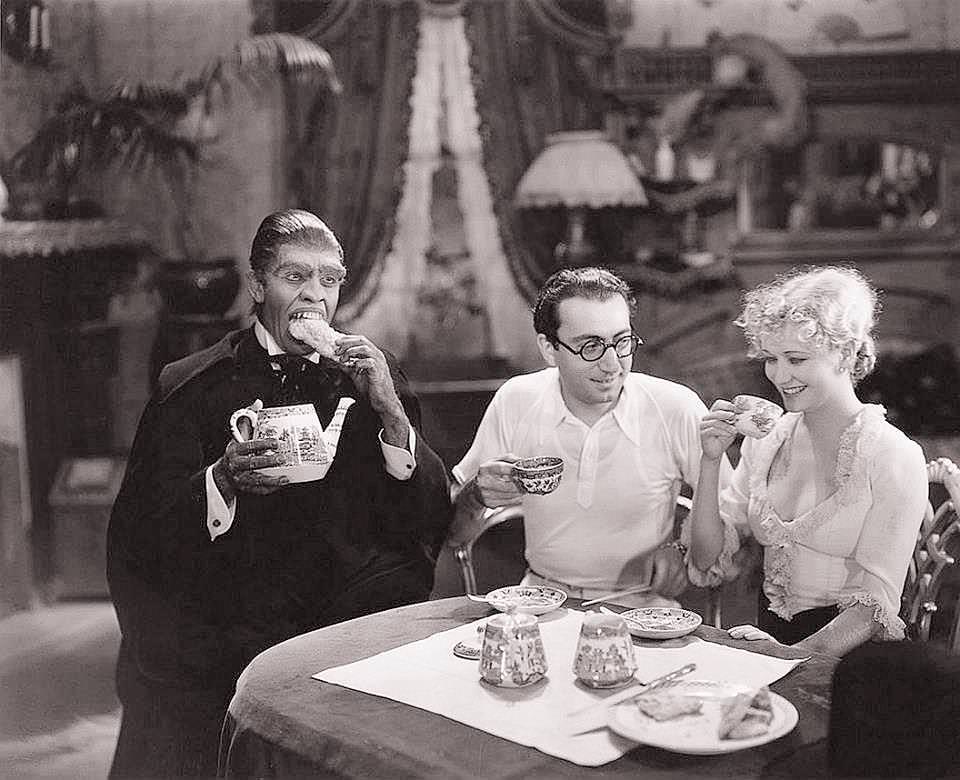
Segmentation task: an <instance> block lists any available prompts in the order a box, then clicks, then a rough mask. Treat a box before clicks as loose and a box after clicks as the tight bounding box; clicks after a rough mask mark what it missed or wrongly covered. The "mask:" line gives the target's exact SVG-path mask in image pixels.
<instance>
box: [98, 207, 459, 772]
mask: <svg viewBox="0 0 960 780" xmlns="http://www.w3.org/2000/svg"><path fill="white" fill-rule="evenodd" d="M346 270H347V269H346V267H345V266H344V262H343V250H342V249H341V247H340V243H339V241H337V239H336V237H335V236H334V234H333V233H332V232H331V231H330V229H329V228H328V227H327V226H326V225H325V224H324V223H323V222H322V221H321V220H320V219H318V218H317V217H316V216H314V215H313V214H310V213H309V212H305V211H298V210H285V211H280V212H276V213H274V214H271V215H270V216H268V217H267V218H266V219H264V221H263V222H262V223H261V225H260V228H259V230H258V231H257V234H256V237H255V238H254V240H253V247H252V250H251V254H250V274H249V279H248V289H249V293H250V296H251V298H252V300H253V308H254V313H255V315H256V320H255V322H254V323H253V325H252V327H250V328H247V329H246V330H243V331H238V332H235V333H231V334H229V335H227V336H226V337H225V338H224V339H223V340H222V341H220V342H219V343H217V344H215V345H214V346H212V347H210V348H209V349H206V350H203V351H201V352H199V353H196V354H194V355H191V356H188V357H186V358H184V359H183V360H180V361H178V362H176V363H172V364H170V365H168V366H166V367H165V368H164V370H163V372H162V373H161V375H160V378H159V381H158V388H157V391H156V393H155V394H154V396H153V398H151V400H150V403H149V404H148V405H147V408H146V410H145V411H144V414H143V417H142V419H141V422H140V427H139V430H138V432H137V436H136V440H135V442H134V445H133V450H132V452H131V455H130V460H129V465H128V468H127V473H126V476H125V478H124V482H123V486H122V487H121V490H120V494H119V496H118V498H117V501H116V504H115V506H114V509H113V514H112V517H111V521H110V528H109V533H108V565H107V568H108V577H109V582H110V590H111V595H112V597H113V600H114V604H115V606H116V610H117V615H118V617H119V621H120V627H121V632H122V642H121V647H120V655H119V660H118V667H117V688H118V692H119V695H120V700H121V703H122V704H123V721H122V725H121V730H120V738H119V740H118V745H117V751H116V755H115V757H114V763H113V768H112V771H111V774H112V776H114V777H128V776H147V777H180V776H183V775H202V776H205V777H213V776H214V775H215V774H216V771H217V748H218V741H219V735H220V726H221V723H222V721H223V717H224V714H225V712H226V708H227V704H228V703H229V701H230V697H231V695H232V693H233V689H234V684H235V682H236V679H237V676H238V675H239V674H240V672H241V671H242V670H243V667H244V666H245V665H246V663H247V662H248V661H250V659H252V658H253V657H254V656H255V655H256V654H257V653H259V652H260V651H262V650H264V649H266V648H267V647H269V646H271V645H273V644H276V643H277V642H280V641H282V640H284V639H287V638H289V637H291V636H294V635H296V634H300V633H303V632H304V631H308V630H311V629H314V628H318V627H320V626H324V625H328V624H331V623H335V622H339V621H342V620H347V619H349V618H353V617H357V616H359V615H362V614H366V613H369V612H374V611H378V610H381V609H386V608H389V607H394V606H398V605H401V604H406V603H411V602H416V601H422V600H424V599H425V598H426V597H427V596H428V595H429V592H430V586H431V584H432V579H433V564H432V560H433V557H434V556H435V552H436V550H437V548H438V547H439V543H440V541H441V540H442V538H443V535H444V534H445V533H446V531H447V526H448V524H449V521H450V516H451V506H450V498H449V483H448V480H447V476H446V473H445V469H444V466H443V463H442V462H441V460H440V459H439V458H438V457H437V455H436V454H435V453H434V452H433V451H432V450H431V449H430V448H429V447H428V446H427V444H426V442H425V441H424V439H423V437H422V436H421V435H420V433H419V431H418V430H417V427H418V425H419V414H420V409H419V404H418V402H417V399H416V397H415V396H414V395H413V394H412V393H411V391H410V388H409V386H408V384H407V381H406V378H405V377H404V375H403V373H402V372H401V371H400V370H399V368H398V367H397V364H396V362H395V360H394V359H393V358H392V356H390V355H387V354H386V353H384V352H383V351H382V350H381V349H379V348H378V347H377V346H376V344H374V343H373V342H371V341H370V340H369V339H368V338H366V337H365V336H363V335H357V334H335V342H334V344H333V345H332V348H331V349H329V350H328V351H326V352H328V354H324V355H320V354H318V353H317V352H316V351H315V350H314V347H313V346H311V345H309V344H307V343H305V342H304V341H300V340H298V339H297V338H295V337H294V336H293V335H292V333H291V327H292V325H293V323H298V321H301V320H307V321H309V320H314V321H322V322H329V321H330V320H331V319H332V318H333V316H334V313H335V311H336V309H337V304H338V303H339V300H340V290H341V286H342V284H343V282H344V279H345V277H346ZM303 324H304V323H303V322H299V325H303ZM315 324H316V323H315ZM293 329H294V330H295V331H297V328H296V327H294V328H293ZM329 330H330V331H331V332H332V329H329ZM297 332H299V331H297ZM301 335H302V334H301ZM345 398H349V399H352V400H353V404H352V405H351V406H350V408H349V410H348V411H347V413H346V417H345V418H344V420H343V426H342V431H341V434H340V438H339V442H338V447H337V450H336V453H335V456H334V458H333V463H332V465H331V466H330V470H329V471H328V472H327V473H326V475H325V477H324V478H323V479H321V480H316V481H312V482H298V483H290V482H289V480H288V479H287V477H284V476H268V475H264V474H263V473H261V472H260V469H263V468H268V467H272V466H276V465H278V464H279V462H280V461H279V456H278V453H277V445H278V442H277V440H276V439H264V440H253V441H243V442H238V441H235V440H234V438H233V436H232V435H231V431H230V419H231V415H232V413H233V412H234V411H236V410H238V409H242V408H244V407H253V408H258V407H259V405H261V404H262V406H264V407H271V406H284V405H290V404H312V405H313V407H314V409H315V410H316V413H317V416H318V417H319V420H320V423H321V425H323V427H324V428H327V426H328V424H329V423H330V420H331V418H332V416H333V414H334V410H335V409H336V408H337V407H338V405H339V403H340V400H341V399H345Z"/></svg>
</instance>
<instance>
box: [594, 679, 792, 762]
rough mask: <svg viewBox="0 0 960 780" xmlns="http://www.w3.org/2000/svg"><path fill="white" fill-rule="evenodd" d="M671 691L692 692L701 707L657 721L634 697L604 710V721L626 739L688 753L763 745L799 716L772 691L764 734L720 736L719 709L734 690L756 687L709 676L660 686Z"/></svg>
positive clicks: (786, 730)
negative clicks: (769, 716) (729, 737)
mask: <svg viewBox="0 0 960 780" xmlns="http://www.w3.org/2000/svg"><path fill="white" fill-rule="evenodd" d="M664 690H668V691H669V692H670V693H672V694H677V695H682V696H695V697H696V698H698V699H700V700H701V701H702V702H703V708H702V709H701V711H700V712H699V713H696V714H694V715H681V716H680V717H679V718H673V719H672V720H664V721H657V720H654V719H653V718H651V717H650V716H648V715H645V714H644V713H642V712H641V711H640V709H639V707H637V705H636V703H635V702H634V701H632V700H631V701H626V702H623V703H622V704H617V705H614V706H613V707H611V708H610V709H609V710H608V711H607V725H608V726H610V728H611V729H612V730H613V731H615V732H616V733H617V734H620V735H621V736H623V737H626V738H627V739H632V740H634V741H635V742H641V743H643V744H645V745H652V746H653V747H658V748H662V749H663V750H669V751H672V752H674V753H686V754H689V755H705V756H706V755H717V754H720V753H732V752H734V751H737V750H745V749H746V748H752V747H756V746H757V745H764V744H766V743H767V742H772V741H773V740H775V739H778V738H780V737H782V736H783V735H784V734H788V733H789V732H790V731H792V730H793V727H794V726H796V725H797V721H798V720H799V719H800V716H799V714H798V713H797V708H796V707H794V706H793V705H792V704H791V703H790V702H789V701H787V700H786V699H784V698H783V697H782V696H779V695H778V694H776V693H773V692H771V693H770V706H771V708H772V709H773V720H771V721H770V728H769V729H767V731H766V732H765V733H764V734H760V735H758V736H756V737H748V738H747V739H720V738H719V737H718V736H717V732H718V729H719V728H720V715H721V709H722V706H723V704H724V703H725V702H727V701H729V700H730V699H732V698H733V697H734V696H736V695H737V694H738V693H753V692H754V691H755V690H756V689H754V688H750V687H748V686H746V685H742V684H740V683H731V682H714V681H712V680H683V681H681V682H679V683H677V684H676V685H674V686H672V687H670V688H667V689H664Z"/></svg>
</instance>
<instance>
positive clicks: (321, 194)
mask: <svg viewBox="0 0 960 780" xmlns="http://www.w3.org/2000/svg"><path fill="white" fill-rule="evenodd" d="M312 7H313V8H315V9H316V10H315V11H314V13H313V14H311V15H312V16H313V20H312V21H309V22H305V21H304V19H303V16H304V13H305V12H306V9H305V8H304V4H300V8H299V9H298V11H299V12H298V13H297V14H295V15H294V14H290V15H289V16H288V18H289V21H288V23H287V24H288V25H293V26H294V27H295V29H288V31H290V32H296V33H298V34H300V35H303V36H304V37H307V38H310V39H312V40H314V41H316V42H317V43H319V44H321V45H322V46H323V47H324V48H326V49H327V51H329V52H330V56H331V57H332V58H333V61H334V65H335V66H336V69H337V74H338V75H339V77H340V80H341V81H342V82H343V85H344V90H343V93H342V94H341V95H339V96H337V97H335V98H325V97H323V96H320V97H312V98H311V100H310V101H309V102H308V103H307V104H305V105H297V102H298V101H297V100H295V101H293V102H292V105H290V107H289V110H290V112H291V114H292V116H291V120H292V121H291V126H292V127H303V128H305V129H304V131H303V136H302V137H300V138H293V139H291V140H292V144H291V145H292V146H293V154H291V155H290V157H289V158H288V159H290V160H291V162H290V163H288V165H289V167H290V170H289V171H288V174H289V181H290V187H291V190H292V192H293V197H294V202H295V204H296V205H297V206H300V207H302V208H306V209H309V210H311V211H313V212H315V213H316V214H318V215H320V216H321V217H322V218H323V219H324V220H325V221H326V222H327V224H329V225H330V227H331V228H332V229H333V230H334V232H335V233H336V234H337V236H338V237H339V238H340V240H341V242H342V244H343V249H344V254H345V256H346V263H347V267H348V269H349V277H348V283H347V285H346V286H345V288H344V292H343V302H344V305H346V306H349V307H350V308H351V309H353V310H354V311H359V310H362V308H363V307H364V306H365V305H366V303H367V302H368V300H369V298H370V297H371V296H372V295H373V293H374V291H375V289H376V278H377V276H378V275H379V274H380V273H381V271H382V268H383V261H384V258H385V257H386V254H387V252H388V251H389V249H390V244H391V242H392V240H393V235H394V230H395V224H394V217H395V214H396V210H397V204H398V203H399V200H400V194H401V191H402V188H403V170H404V165H403V164H404V162H405V160H406V155H407V149H408V126H409V120H410V91H411V84H412V79H413V74H414V69H415V67H416V51H417V36H418V32H417V22H418V19H419V8H418V5H417V3H416V2H414V0H408V1H403V0H401V1H399V2H389V3H387V2H382V0H329V1H328V2H318V3H316V4H312ZM278 16H280V17H281V18H280V19H279V26H281V27H283V26H284V20H283V18H282V17H283V16H285V15H284V14H278Z"/></svg>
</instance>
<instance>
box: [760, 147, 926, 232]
mask: <svg viewBox="0 0 960 780" xmlns="http://www.w3.org/2000/svg"><path fill="white" fill-rule="evenodd" d="M940 169H941V159H940V156H939V154H938V153H937V152H935V151H933V150H932V149H929V148H925V147H923V146H920V145H917V144H911V143H903V142H900V141H896V140H884V139H877V138H822V139H818V140H816V141H813V142H811V143H808V144H807V145H806V146H804V147H802V148H801V149H800V150H790V151H776V150H770V151H768V152H766V153H765V154H764V155H763V157H762V158H761V159H760V161H759V162H758V166H757V169H756V171H755V175H754V179H753V181H752V183H751V188H750V190H751V195H750V198H751V204H750V206H751V211H752V215H753V225H752V227H753V229H758V230H788V231H804V230H830V229H857V228H862V229H872V230H884V231H912V230H929V229H931V228H934V227H936V225H937V224H938V223H939V221H940V218H941V214H942V204H941V202H940V182H941V178H942V177H941V170H940Z"/></svg>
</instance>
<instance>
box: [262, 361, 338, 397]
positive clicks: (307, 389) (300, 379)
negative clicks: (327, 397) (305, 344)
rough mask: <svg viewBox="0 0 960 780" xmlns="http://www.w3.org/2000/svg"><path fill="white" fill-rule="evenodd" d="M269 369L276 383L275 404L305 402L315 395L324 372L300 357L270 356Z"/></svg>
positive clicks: (311, 362)
mask: <svg viewBox="0 0 960 780" xmlns="http://www.w3.org/2000/svg"><path fill="white" fill-rule="evenodd" d="M268 360H269V361H270V367H271V369H273V373H274V376H276V378H277V381H278V388H277V393H276V398H275V401H274V402H275V403H277V404H292V403H299V402H302V401H306V400H307V399H308V398H310V396H311V395H313V394H315V393H316V391H317V388H318V386H319V385H320V384H321V383H322V381H323V379H324V377H325V375H326V372H325V371H324V370H322V369H321V368H320V366H318V365H317V364H316V363H314V362H313V361H311V360H308V359H307V358H305V357H301V356H300V355H287V354H281V355H270V356H269V358H268Z"/></svg>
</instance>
